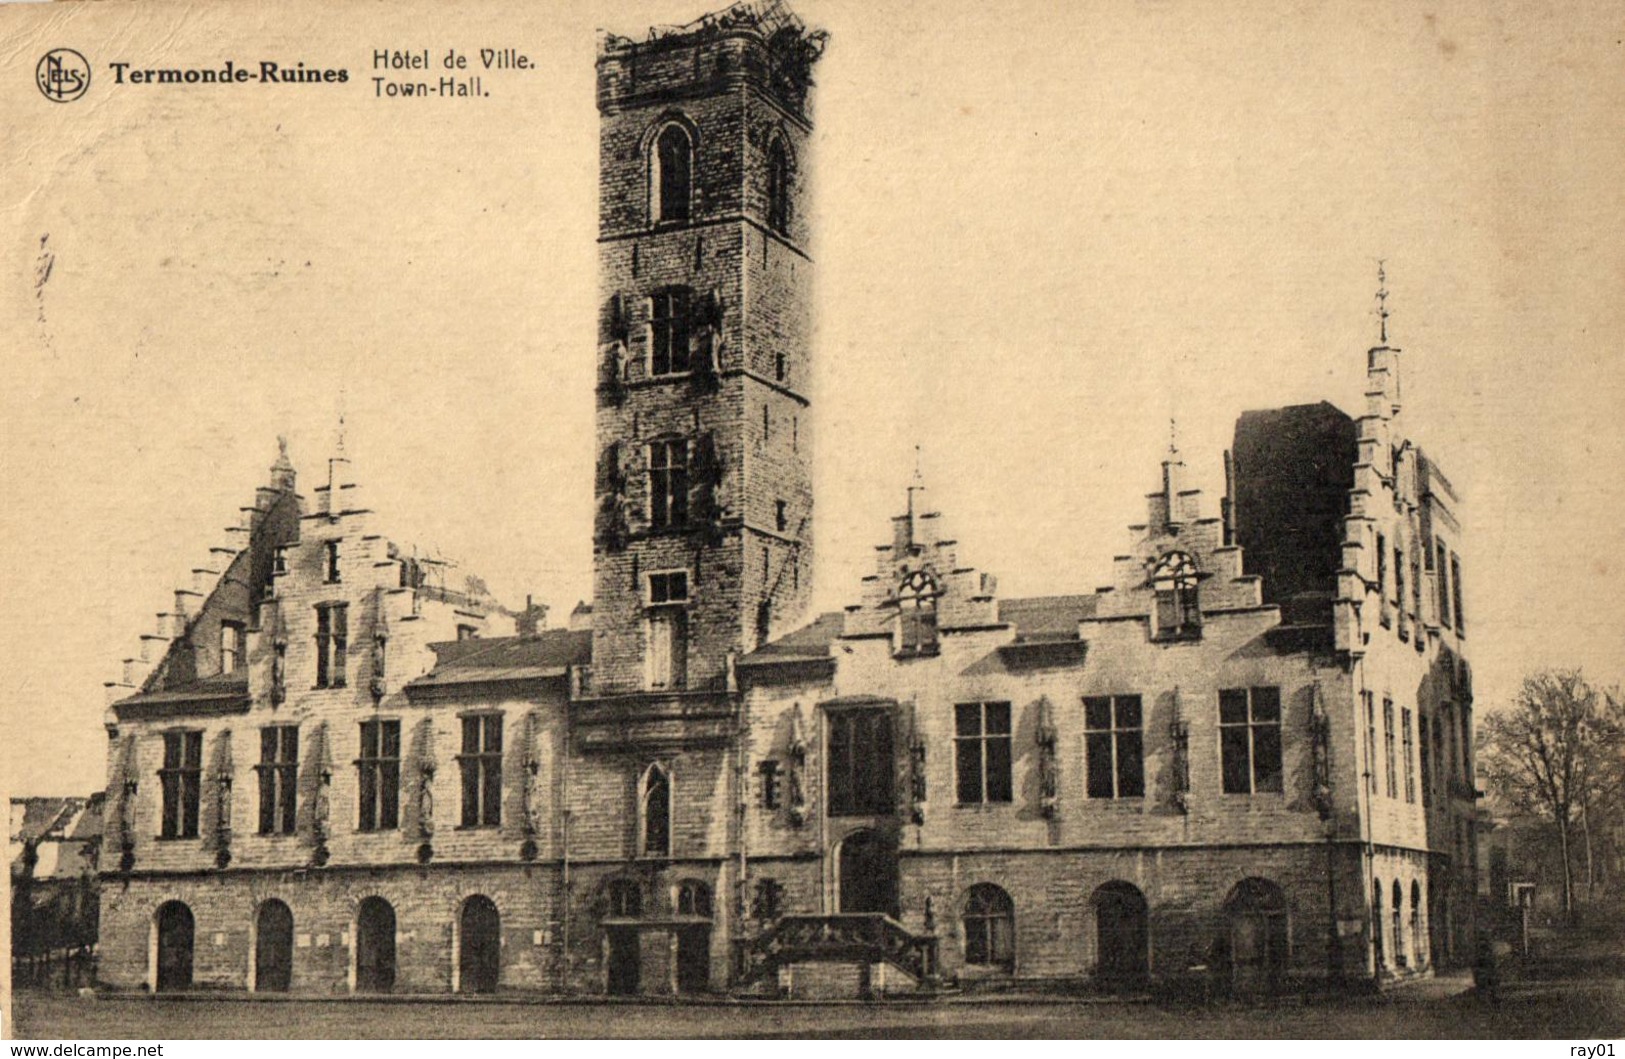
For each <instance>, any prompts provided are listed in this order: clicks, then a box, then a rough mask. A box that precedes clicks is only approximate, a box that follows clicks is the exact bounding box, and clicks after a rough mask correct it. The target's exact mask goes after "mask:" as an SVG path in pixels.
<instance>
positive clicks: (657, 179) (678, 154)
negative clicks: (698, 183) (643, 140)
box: [649, 122, 694, 224]
mask: <svg viewBox="0 0 1625 1059" xmlns="http://www.w3.org/2000/svg"><path fill="white" fill-rule="evenodd" d="M649 163H650V164H649V189H650V196H651V202H650V210H649V213H650V216H651V217H652V218H653V219H654V223H656V224H671V223H676V222H682V221H686V220H688V218H689V200H690V198H691V197H692V195H693V190H694V187H693V185H694V179H693V178H694V143H693V141H692V140H691V139H689V135H688V130H687V129H685V128H683V127H682V126H681V125H678V124H677V123H676V122H672V123H670V124H668V125H666V127H665V128H663V129H661V130H660V133H659V135H657V136H656V137H655V141H654V149H653V150H652V151H651V152H650V159H649Z"/></svg>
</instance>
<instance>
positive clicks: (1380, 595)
mask: <svg viewBox="0 0 1625 1059" xmlns="http://www.w3.org/2000/svg"><path fill="white" fill-rule="evenodd" d="M1377 599H1378V600H1379V601H1380V605H1379V606H1378V608H1377V614H1378V617H1379V619H1380V620H1381V622H1382V627H1383V628H1384V629H1386V628H1388V626H1389V624H1390V623H1391V621H1392V619H1391V618H1390V617H1389V615H1388V538H1386V537H1384V536H1383V535H1382V534H1380V533H1379V534H1377Z"/></svg>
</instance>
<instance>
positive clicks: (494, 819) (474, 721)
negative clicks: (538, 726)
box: [457, 711, 503, 829]
mask: <svg viewBox="0 0 1625 1059" xmlns="http://www.w3.org/2000/svg"><path fill="white" fill-rule="evenodd" d="M459 720H460V721H461V722H462V747H463V749H462V752H461V753H460V754H458V755H457V767H458V771H459V773H460V779H461V781H462V782H461V791H462V815H461V817H460V819H461V821H462V824H461V827H463V828H465V829H468V828H478V827H500V826H501V825H502V795H503V784H502V752H503V742H502V740H503V730H502V729H503V723H502V714H501V712H499V711H480V712H478V713H464V714H461V715H459ZM493 734H494V738H493ZM470 736H472V737H473V738H472V740H471V739H470ZM493 743H494V744H495V745H493Z"/></svg>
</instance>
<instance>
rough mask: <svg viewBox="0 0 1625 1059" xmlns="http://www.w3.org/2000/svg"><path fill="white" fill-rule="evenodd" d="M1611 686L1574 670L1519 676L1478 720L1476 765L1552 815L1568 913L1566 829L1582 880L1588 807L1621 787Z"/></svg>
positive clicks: (1618, 721) (1498, 788)
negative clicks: (1507, 697) (1506, 701)
mask: <svg viewBox="0 0 1625 1059" xmlns="http://www.w3.org/2000/svg"><path fill="white" fill-rule="evenodd" d="M1622 706H1625V704H1622V702H1621V699H1620V696H1619V695H1618V694H1617V693H1599V692H1598V691H1597V690H1596V689H1595V688H1593V687H1592V686H1591V685H1590V684H1588V683H1587V682H1586V680H1585V678H1584V676H1582V675H1581V673H1580V671H1579V670H1548V671H1545V672H1541V673H1536V674H1534V675H1533V676H1529V677H1526V678H1524V682H1523V686H1522V687H1521V688H1520V689H1519V690H1518V695H1517V698H1516V699H1515V700H1514V701H1513V703H1512V706H1511V708H1510V709H1508V710H1505V711H1501V712H1497V713H1491V714H1489V715H1488V716H1487V717H1485V719H1484V722H1483V725H1482V728H1481V739H1482V750H1481V753H1480V757H1479V765H1480V769H1481V771H1482V772H1483V775H1484V778H1485V781H1486V782H1487V783H1488V784H1489V785H1490V787H1491V789H1492V790H1494V791H1495V793H1496V794H1497V795H1499V796H1500V797H1501V798H1502V799H1504V800H1505V801H1506V802H1507V803H1508V804H1509V805H1511V806H1512V807H1514V808H1516V809H1518V810H1520V811H1522V812H1525V813H1528V814H1530V815H1532V816H1535V817H1537V818H1541V819H1546V820H1549V821H1551V823H1552V824H1553V825H1555V827H1556V829H1557V838H1558V847H1559V849H1560V850H1561V851H1562V853H1561V855H1562V858H1563V911H1564V912H1565V914H1567V915H1568V916H1569V917H1571V918H1572V917H1573V915H1574V868H1573V858H1572V855H1571V854H1572V848H1571V846H1572V841H1571V840H1572V836H1573V830H1574V827H1575V826H1576V824H1578V825H1579V827H1580V829H1581V835H1582V838H1583V841H1584V844H1585V855H1586V862H1587V868H1586V873H1587V877H1588V880H1589V879H1590V878H1591V876H1592V869H1591V864H1590V860H1591V857H1590V853H1591V826H1592V823H1593V821H1592V819H1591V817H1592V814H1594V813H1596V812H1598V811H1599V810H1602V811H1608V810H1609V809H1612V808H1613V807H1614V806H1615V805H1616V804H1617V800H1618V797H1619V791H1620V786H1619V784H1620V779H1621V767H1620V758H1621V754H1622V753H1625V709H1622Z"/></svg>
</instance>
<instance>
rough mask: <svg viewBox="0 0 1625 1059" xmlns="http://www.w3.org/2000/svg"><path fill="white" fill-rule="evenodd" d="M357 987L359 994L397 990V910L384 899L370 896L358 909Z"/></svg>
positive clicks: (356, 927) (356, 942)
mask: <svg viewBox="0 0 1625 1059" xmlns="http://www.w3.org/2000/svg"><path fill="white" fill-rule="evenodd" d="M355 988H356V991H357V992H358V993H387V992H389V991H390V990H392V989H394V988H395V908H394V906H393V905H391V904H390V903H389V902H388V901H386V900H384V899H383V898H382V897H369V898H367V899H366V900H364V901H362V902H361V907H360V908H358V909H357V910H356V915H355Z"/></svg>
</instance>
